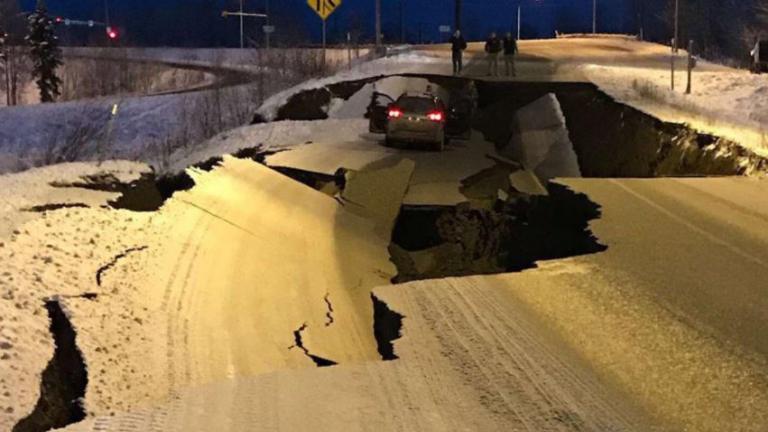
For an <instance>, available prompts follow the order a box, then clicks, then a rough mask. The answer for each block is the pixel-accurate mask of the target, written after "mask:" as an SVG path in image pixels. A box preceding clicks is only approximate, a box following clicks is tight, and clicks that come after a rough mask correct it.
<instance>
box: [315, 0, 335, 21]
mask: <svg viewBox="0 0 768 432" xmlns="http://www.w3.org/2000/svg"><path fill="white" fill-rule="evenodd" d="M307 4H308V5H309V7H311V8H312V10H313V11H315V12H316V13H317V14H318V15H320V18H322V19H324V20H325V19H328V17H329V16H330V15H331V14H332V13H333V11H335V10H336V8H338V7H339V6H341V0H307Z"/></svg>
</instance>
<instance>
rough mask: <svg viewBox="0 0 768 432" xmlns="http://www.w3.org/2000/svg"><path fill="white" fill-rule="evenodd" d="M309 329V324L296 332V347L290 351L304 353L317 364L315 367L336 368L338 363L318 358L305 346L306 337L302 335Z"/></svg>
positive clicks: (291, 347) (293, 346)
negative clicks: (296, 350)
mask: <svg viewBox="0 0 768 432" xmlns="http://www.w3.org/2000/svg"><path fill="white" fill-rule="evenodd" d="M308 327H309V325H307V323H304V324H302V325H301V327H299V328H297V329H296V330H294V332H293V341H294V345H292V346H290V347H288V349H289V350H290V349H293V348H298V349H300V350H301V351H302V352H303V353H304V355H306V356H307V357H309V359H310V360H312V361H313V362H314V363H315V365H316V366H317V367H328V366H336V365H337V364H338V363H336V362H335V361H333V360H328V359H326V358H323V357H320V356H316V355H314V354H312V353H311V352H309V349H307V347H305V346H304V337H303V336H302V333H303V332H304V330H306V329H307V328H308Z"/></svg>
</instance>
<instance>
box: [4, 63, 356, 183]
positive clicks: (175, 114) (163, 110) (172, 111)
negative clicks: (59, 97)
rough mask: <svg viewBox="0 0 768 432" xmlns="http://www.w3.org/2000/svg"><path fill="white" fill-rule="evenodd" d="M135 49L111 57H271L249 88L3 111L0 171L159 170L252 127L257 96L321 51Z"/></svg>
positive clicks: (296, 74)
mask: <svg viewBox="0 0 768 432" xmlns="http://www.w3.org/2000/svg"><path fill="white" fill-rule="evenodd" d="M80 51H82V52H80ZM80 51H77V50H74V52H76V53H78V54H80V55H86V54H88V53H91V54H93V55H94V56H96V57H99V58H103V57H105V56H107V57H108V56H109V55H110V53H109V51H107V52H106V53H105V52H103V51H102V50H96V51H95V52H94V50H91V49H85V50H80ZM135 51H136V52H135V53H134V51H133V50H129V51H128V52H127V53H126V52H125V51H122V50H121V51H120V52H119V53H117V52H116V53H115V56H116V57H115V58H116V59H120V60H125V59H126V56H128V57H127V58H131V59H133V57H132V56H133V55H134V54H135V56H136V57H135V59H136V60H141V61H145V60H155V59H163V61H171V62H173V61H178V62H180V63H185V62H187V63H188V64H198V63H199V64H201V65H204V66H217V65H218V66H217V67H219V66H220V65H222V64H223V65H225V66H226V65H240V66H242V67H243V68H245V69H247V68H249V67H251V66H248V65H252V66H253V67H259V66H258V64H257V61H259V60H265V58H264V57H260V56H261V55H264V56H266V58H269V59H271V60H270V62H268V64H270V65H271V66H270V68H268V70H266V73H267V76H266V77H265V78H264V80H258V79H256V78H254V82H253V83H252V84H249V85H241V86H238V87H230V88H224V89H214V90H207V91H203V92H192V93H185V94H171V95H158V96H138V97H137V96H126V97H106V98H100V99H94V100H87V101H77V102H68V103H57V104H46V105H40V106H17V107H5V108H0V173H4V172H15V171H20V170H24V169H27V168H30V167H34V166H39V165H46V164H50V163H56V162H62V161H70V160H108V159H130V160H140V161H144V162H147V163H150V164H152V165H153V166H155V167H158V168H163V167H165V166H167V165H169V164H171V162H172V161H170V160H169V156H170V154H171V153H173V152H174V151H175V150H176V149H179V148H183V149H184V150H185V151H193V150H194V149H195V148H197V145H199V144H200V143H201V142H202V141H204V140H205V139H206V138H208V137H210V136H212V135H215V134H216V133H217V132H220V131H221V130H227V129H230V128H232V127H236V126H238V125H242V124H245V123H247V122H249V121H250V119H251V118H252V116H253V114H254V111H255V109H256V107H257V106H258V104H259V99H260V98H261V97H265V96H269V95H270V94H272V93H275V92H278V91H279V90H281V89H283V88H286V87H288V86H290V85H292V84H295V83H296V82H297V81H300V80H301V79H302V78H301V76H302V75H301V74H302V73H306V71H302V70H299V69H300V68H302V67H304V66H307V67H313V65H314V64H315V63H317V60H318V59H319V54H318V50H289V52H288V53H286V54H285V55H279V53H278V51H277V50H272V51H270V52H268V53H262V54H259V53H258V52H257V51H254V50H245V51H242V52H241V51H239V50H222V51H221V52H219V51H218V50H173V49H172V50H165V49H157V50H145V49H141V50H135ZM346 55H347V52H346V51H343V52H341V51H338V50H331V52H330V53H329V58H330V60H329V61H330V63H331V66H332V68H333V67H347V66H348V65H347V63H345V61H346ZM366 55H367V52H366V51H364V50H363V51H361V53H360V57H359V58H357V57H356V55H355V58H354V59H353V60H355V59H357V60H355V61H358V62H359V61H364V60H365V59H366V57H365V56H366ZM165 56H168V57H167V58H166V57H165ZM304 56H309V57H304ZM226 67H229V66H226ZM357 68H363V66H362V65H360V64H358V66H357ZM262 69H263V68H262ZM331 70H333V69H331ZM353 70H355V69H353ZM261 72H265V70H261ZM115 107H117V108H116V109H115Z"/></svg>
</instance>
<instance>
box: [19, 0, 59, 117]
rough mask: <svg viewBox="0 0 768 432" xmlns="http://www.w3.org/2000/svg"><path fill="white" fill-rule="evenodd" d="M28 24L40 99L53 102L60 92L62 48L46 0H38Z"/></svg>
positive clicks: (29, 42) (29, 41) (34, 75)
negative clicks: (59, 72)
mask: <svg viewBox="0 0 768 432" xmlns="http://www.w3.org/2000/svg"><path fill="white" fill-rule="evenodd" d="M28 24H29V33H28V34H27V37H26V40H27V43H28V44H29V46H30V53H31V57H32V62H33V70H32V76H33V77H34V78H36V81H35V82H36V83H37V87H38V88H39V89H40V101H42V102H53V101H54V100H56V97H57V96H59V94H60V91H59V85H61V80H60V79H59V77H58V76H57V75H56V69H57V68H58V67H59V66H61V65H62V62H61V49H59V40H58V38H57V37H56V34H55V31H54V23H53V20H52V19H51V17H50V16H48V8H47V7H46V6H45V0H37V7H36V8H35V11H34V12H33V13H32V14H31V15H29V19H28Z"/></svg>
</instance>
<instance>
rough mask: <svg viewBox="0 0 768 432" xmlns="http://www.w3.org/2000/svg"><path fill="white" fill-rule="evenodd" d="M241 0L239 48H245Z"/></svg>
mask: <svg viewBox="0 0 768 432" xmlns="http://www.w3.org/2000/svg"><path fill="white" fill-rule="evenodd" d="M243 30H244V24H243V0H240V49H243V48H245V37H244V36H243Z"/></svg>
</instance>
